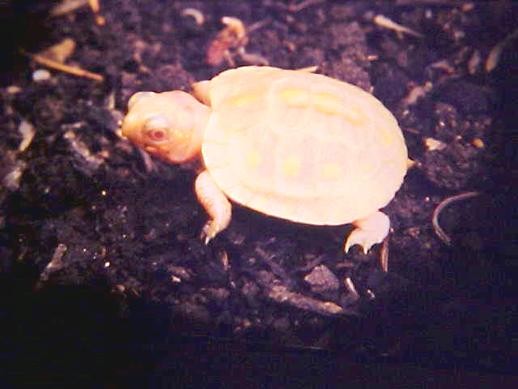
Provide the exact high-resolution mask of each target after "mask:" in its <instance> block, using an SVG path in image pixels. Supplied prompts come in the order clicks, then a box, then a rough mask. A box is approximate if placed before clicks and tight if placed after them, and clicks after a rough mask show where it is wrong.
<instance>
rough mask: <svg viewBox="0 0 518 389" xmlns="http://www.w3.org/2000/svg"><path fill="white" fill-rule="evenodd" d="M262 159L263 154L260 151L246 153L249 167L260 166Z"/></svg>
mask: <svg viewBox="0 0 518 389" xmlns="http://www.w3.org/2000/svg"><path fill="white" fill-rule="evenodd" d="M261 161H262V158H261V154H259V152H258V151H256V150H253V151H250V152H249V153H248V154H247V155H246V165H247V166H248V167H249V168H256V167H258V166H259V165H260V163H261Z"/></svg>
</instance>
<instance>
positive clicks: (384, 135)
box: [380, 127, 394, 146]
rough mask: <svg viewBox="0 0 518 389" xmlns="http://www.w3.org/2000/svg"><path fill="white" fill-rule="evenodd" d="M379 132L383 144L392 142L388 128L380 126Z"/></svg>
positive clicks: (388, 144)
mask: <svg viewBox="0 0 518 389" xmlns="http://www.w3.org/2000/svg"><path fill="white" fill-rule="evenodd" d="M380 132H381V141H382V142H383V144H384V145H385V146H390V145H391V144H392V143H393V142H394V137H393V136H392V134H391V132H390V130H389V129H388V128H386V127H381V128H380Z"/></svg>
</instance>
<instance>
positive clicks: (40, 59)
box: [22, 52, 104, 82]
mask: <svg viewBox="0 0 518 389" xmlns="http://www.w3.org/2000/svg"><path fill="white" fill-rule="evenodd" d="M22 53H23V54H25V55H27V56H28V57H29V58H31V59H32V60H33V61H34V62H36V63H38V64H40V65H43V66H46V67H48V68H51V69H54V70H59V71H60V72H63V73H68V74H72V75H74V76H78V77H84V78H89V79H91V80H95V81H98V82H102V81H104V77H103V76H102V75H100V74H98V73H93V72H89V71H88V70H84V69H81V68H78V67H74V66H68V65H65V64H62V63H59V62H57V61H54V60H52V59H49V58H46V57H44V56H42V55H39V54H29V53H25V52H22Z"/></svg>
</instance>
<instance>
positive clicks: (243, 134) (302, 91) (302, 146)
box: [202, 66, 407, 225]
mask: <svg viewBox="0 0 518 389" xmlns="http://www.w3.org/2000/svg"><path fill="white" fill-rule="evenodd" d="M209 99H210V105H211V107H212V113H211V116H210V119H209V122H208V125H207V128H206V131H205V135H204V140H203V145H202V155H203V160H204V163H205V165H206V167H207V169H208V171H209V173H210V174H211V176H212V177H213V178H214V180H215V182H216V184H217V185H218V186H219V187H220V189H221V190H223V192H224V193H225V194H226V195H227V196H228V197H229V198H230V199H232V200H233V201H235V202H237V203H240V204H242V205H244V206H246V207H249V208H252V209H254V210H256V211H259V212H262V213H265V214H267V215H271V216H275V217H279V218H283V219H288V220H291V221H295V222H300V223H307V224H315V225H339V224H345V223H350V222H353V221H354V220H357V219H360V218H362V217H366V216H368V215H369V214H371V213H373V212H375V211H376V210H378V209H379V208H382V207H384V206H385V205H386V204H387V203H388V202H389V201H390V200H391V199H392V198H393V197H394V194H395V192H396V191H397V190H398V189H399V187H400V186H401V184H402V182H403V178H404V176H405V173H406V162H407V149H406V146H405V141H404V138H403V135H402V133H401V130H400V128H399V126H398V124H397V121H396V119H395V118H394V116H393V115H392V114H391V113H390V112H389V111H388V110H387V109H386V108H385V107H384V106H383V104H382V103H381V102H380V101H378V100H377V99H376V98H375V97H373V96H372V95H370V94H369V93H367V92H365V91H363V90H362V89H360V88H358V87H356V86H354V85H351V84H348V83H345V82H342V81H338V80H336V79H332V78H330V77H326V76H323V75H319V74H313V73H308V72H303V71H295V70H283V69H278V68H272V67H255V66H247V67H241V68H237V69H233V70H228V71H225V72H223V73H221V74H219V75H218V76H216V77H215V78H213V79H212V80H211V81H210V84H209Z"/></svg>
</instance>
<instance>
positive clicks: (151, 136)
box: [143, 116, 169, 143]
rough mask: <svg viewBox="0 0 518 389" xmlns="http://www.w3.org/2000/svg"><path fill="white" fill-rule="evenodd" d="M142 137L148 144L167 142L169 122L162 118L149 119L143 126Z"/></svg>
mask: <svg viewBox="0 0 518 389" xmlns="http://www.w3.org/2000/svg"><path fill="white" fill-rule="evenodd" d="M143 135H144V137H145V138H146V140H147V141H149V142H150V143H162V142H165V141H167V140H169V121H168V120H167V118H165V117H164V116H154V117H151V118H149V119H148V120H147V121H146V123H145V124H144V130H143Z"/></svg>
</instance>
